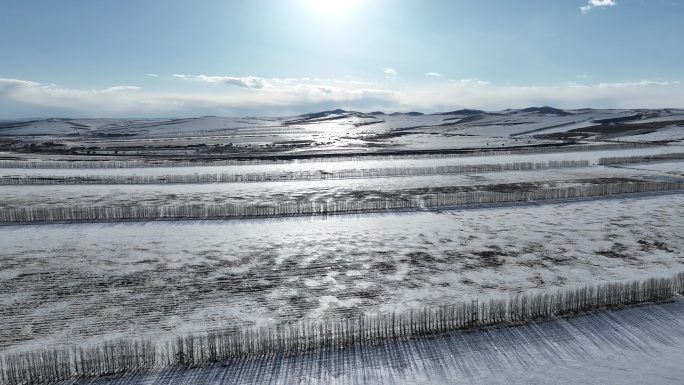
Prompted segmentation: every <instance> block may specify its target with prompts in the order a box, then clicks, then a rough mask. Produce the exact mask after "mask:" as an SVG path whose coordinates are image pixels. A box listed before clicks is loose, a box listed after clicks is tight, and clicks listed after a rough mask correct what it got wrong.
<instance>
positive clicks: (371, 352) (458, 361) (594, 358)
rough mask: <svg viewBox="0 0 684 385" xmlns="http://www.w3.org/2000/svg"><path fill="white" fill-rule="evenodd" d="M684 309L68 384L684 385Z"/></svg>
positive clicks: (668, 307) (648, 309)
mask: <svg viewBox="0 0 684 385" xmlns="http://www.w3.org/2000/svg"><path fill="white" fill-rule="evenodd" d="M683 351H684V302H682V301H678V302H673V303H667V304H661V305H645V306H641V307H637V308H630V309H625V310H617V311H610V312H601V313H597V314H591V315H586V316H582V317H578V318H568V319H563V320H556V321H550V322H543V323H538V324H532V325H527V326H521V327H514V328H501V329H485V330H480V331H475V332H471V333H457V334H452V335H449V336H444V337H438V338H433V339H418V340H413V341H410V342H396V343H391V344H385V345H380V346H372V347H360V348H354V349H346V350H340V351H323V352H317V353H313V354H302V355H299V356H295V357H288V358H257V359H250V360H240V361H234V362H228V363H226V364H223V365H219V366H216V367H211V368H197V369H175V370H161V371H153V372H150V373H144V374H137V375H130V376H124V377H122V378H114V379H112V378H105V379H96V380H91V381H80V382H79V381H76V382H69V383H70V384H89V385H100V384H111V385H138V384H140V385H142V384H145V385H157V384H159V385H161V384H170V383H173V384H238V383H240V384H312V385H313V384H340V385H352V384H398V385H413V384H425V385H427V384H431V385H432V384H435V385H439V384H507V385H511V384H568V385H569V384H615V385H623V384H657V385H660V384H662V385H665V384H679V383H681V380H682V378H683V377H684V368H682V365H681V360H682V352H683Z"/></svg>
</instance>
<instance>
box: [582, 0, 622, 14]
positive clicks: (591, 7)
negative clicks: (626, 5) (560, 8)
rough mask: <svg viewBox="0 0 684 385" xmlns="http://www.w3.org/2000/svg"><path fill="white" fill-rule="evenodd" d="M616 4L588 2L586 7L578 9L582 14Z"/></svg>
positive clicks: (608, 0) (610, 0)
mask: <svg viewBox="0 0 684 385" xmlns="http://www.w3.org/2000/svg"><path fill="white" fill-rule="evenodd" d="M616 4H617V2H616V1H615V0H589V2H588V3H587V5H585V6H583V7H580V11H582V13H587V12H589V11H591V10H592V9H594V8H596V7H612V6H615V5H616Z"/></svg>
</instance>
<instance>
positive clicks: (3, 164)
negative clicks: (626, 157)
mask: <svg viewBox="0 0 684 385" xmlns="http://www.w3.org/2000/svg"><path fill="white" fill-rule="evenodd" d="M652 146H653V145H652V144H649V143H632V142H622V143H606V144H597V145H591V144H582V145H568V146H564V147H520V148H515V147H514V148H510V147H509V148H506V149H503V150H488V151H482V150H474V151H472V152H467V153H459V154H449V153H441V154H440V153H437V154H430V153H428V154H397V155H384V154H375V155H373V154H370V155H349V156H321V157H311V158H299V159H274V158H271V159H262V158H254V159H245V158H241V159H226V160H214V159H202V158H198V159H193V160H161V161H154V160H77V161H40V162H27V161H16V160H4V161H0V168H25V169H85V168H149V167H196V166H233V165H260V164H292V163H327V162H368V161H379V160H402V159H443V158H462V157H479V156H495V155H528V154H549V153H563V152H581V151H604V150H625V149H634V148H644V147H652Z"/></svg>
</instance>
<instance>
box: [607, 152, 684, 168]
mask: <svg viewBox="0 0 684 385" xmlns="http://www.w3.org/2000/svg"><path fill="white" fill-rule="evenodd" d="M676 159H684V152H675V153H670V154H657V155H636V156H624V157H618V156H615V157H610V158H601V159H599V164H601V165H606V166H607V165H611V164H625V163H648V162H662V161H664V160H676Z"/></svg>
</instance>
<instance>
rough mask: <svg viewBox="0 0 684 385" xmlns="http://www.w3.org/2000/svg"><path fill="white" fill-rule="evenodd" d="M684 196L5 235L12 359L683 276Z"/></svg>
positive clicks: (27, 228)
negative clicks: (82, 346)
mask: <svg viewBox="0 0 684 385" xmlns="http://www.w3.org/2000/svg"><path fill="white" fill-rule="evenodd" d="M682 197H683V195H681V194H680V193H675V194H665V195H657V196H640V197H630V198H606V199H601V200H590V201H575V202H557V203H555V204H542V205H539V204H519V205H515V206H509V205H502V206H493V207H469V208H466V209H462V210H455V211H443V212H423V213H405V214H402V215H398V216H397V215H372V216H362V217H345V216H333V217H328V218H326V219H321V218H317V219H314V218H290V219H283V220H275V219H273V220H245V221H182V222H148V223H135V222H132V223H99V224H70V225H69V224H41V225H17V226H10V225H6V226H3V227H1V228H0V243H2V244H3V254H4V258H3V265H2V270H1V271H0V282H1V284H2V286H0V287H1V289H0V290H1V292H2V302H3V307H4V308H6V309H11V312H9V313H8V314H3V319H2V320H0V322H1V323H3V324H5V325H11V326H10V327H6V328H4V329H3V330H2V331H1V332H0V333H1V334H0V341H3V348H5V349H12V350H13V349H24V348H27V347H32V346H33V347H35V346H36V345H34V344H38V346H41V345H53V344H60V343H65V342H67V341H68V342H69V343H74V342H76V341H79V342H92V341H97V340H100V339H106V338H112V337H121V336H126V337H133V336H138V335H144V336H152V337H154V338H155V339H168V338H170V337H172V336H173V335H175V334H178V333H181V334H182V333H187V332H201V331H206V330H207V329H225V328H228V329H230V328H235V327H242V326H249V325H253V324H264V323H266V324H269V323H278V322H287V321H294V320H299V319H302V318H306V319H324V318H327V317H332V318H339V317H347V316H353V315H359V314H362V313H369V312H370V313H374V312H383V311H392V310H401V309H409V308H411V307H416V306H420V305H439V304H446V303H453V302H455V301H459V300H463V299H471V298H488V297H497V296H500V297H505V296H507V295H509V294H511V293H521V292H528V291H530V290H552V289H555V288H560V287H576V286H581V285H585V284H596V283H599V282H612V281H624V280H632V279H640V278H645V277H657V276H670V275H672V274H673V273H677V272H681V271H684V254H683V253H682V251H683V250H684V242H682V238H681V236H680V234H679V233H680V227H681V218H682V217H684V199H682Z"/></svg>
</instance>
